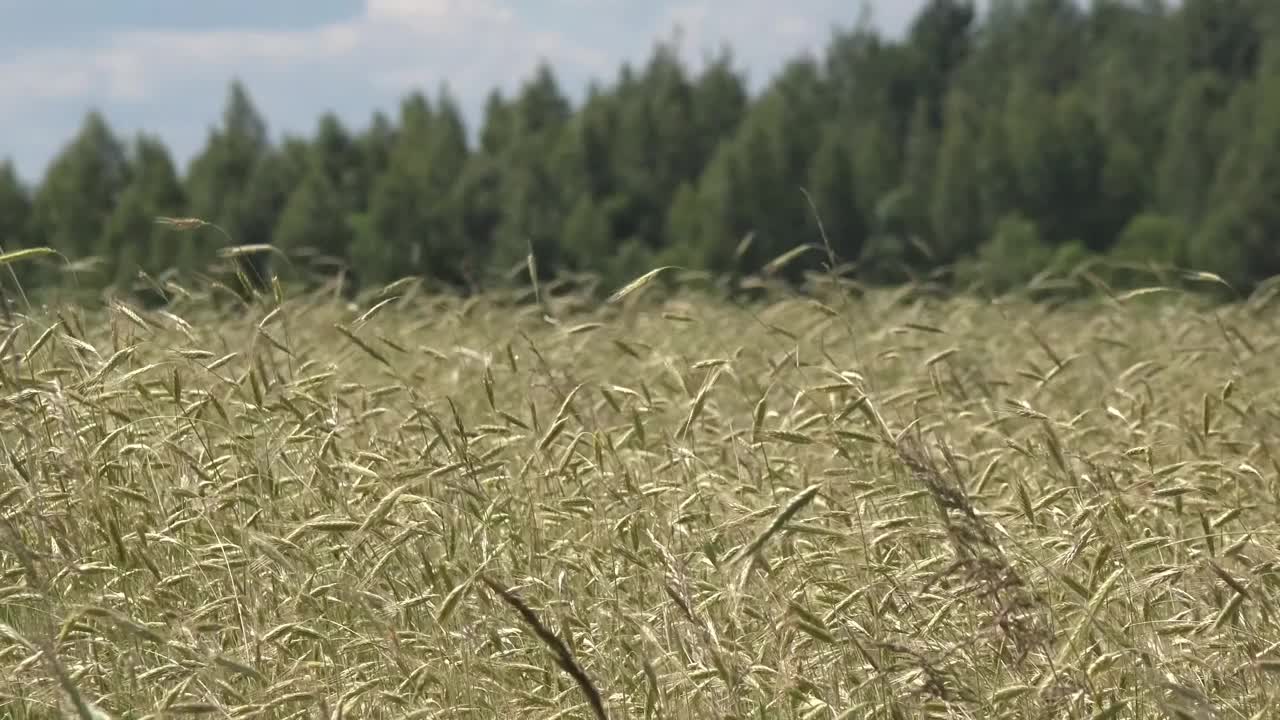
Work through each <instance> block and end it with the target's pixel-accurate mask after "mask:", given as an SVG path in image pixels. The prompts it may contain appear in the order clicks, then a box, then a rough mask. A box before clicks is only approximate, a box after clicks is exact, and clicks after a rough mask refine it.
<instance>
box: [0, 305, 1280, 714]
mask: <svg viewBox="0 0 1280 720" xmlns="http://www.w3.org/2000/svg"><path fill="white" fill-rule="evenodd" d="M544 290H545V289H544ZM388 297H389V298H393V299H390V300H389V301H388V302H382V303H380V302H379V301H380V300H382V299H383V298H378V297H375V298H373V299H372V300H370V301H369V302H367V303H362V304H361V307H360V308H358V309H356V308H352V307H349V306H347V305H345V304H343V303H338V302H334V301H331V300H328V299H326V298H325V297H324V296H319V295H318V296H315V297H307V298H298V299H293V300H288V301H287V302H285V304H284V305H282V306H279V307H265V308H262V309H254V310H252V311H251V312H250V314H249V315H247V316H238V317H232V318H227V317H219V316H217V315H215V314H214V313H213V311H212V310H210V308H209V305H208V304H207V303H206V302H205V301H204V300H202V299H201V298H200V297H198V296H197V295H194V294H193V295H192V296H191V297H190V298H187V299H180V300H179V302H178V304H176V305H175V306H173V307H171V308H169V310H168V311H167V312H144V311H142V310H130V309H127V308H125V307H122V306H115V307H112V308H111V309H110V310H109V311H103V312H93V313H90V312H87V311H76V310H75V309H65V310H62V311H61V312H58V313H46V314H43V315H38V316H25V317H21V318H18V320H19V321H20V325H18V326H17V327H16V328H13V329H11V330H6V331H5V332H4V333H2V338H0V357H2V362H0V392H2V394H3V397H0V445H2V447H0V465H2V466H3V467H2V468H0V472H2V473H3V476H2V477H3V481H2V484H0V514H2V518H3V519H2V522H0V707H2V708H3V710H4V713H5V714H6V715H7V716H9V717H15V718H37V717H39V718H44V717H58V716H67V717H74V716H77V713H78V714H79V716H80V717H90V716H95V714H97V713H105V714H107V715H109V716H111V717H147V716H150V717H178V716H183V715H203V716H206V717H233V718H288V717H299V718H301V717H307V718H311V717H323V718H325V719H326V720H329V719H336V718H340V717H347V718H408V717H417V718H427V717H431V718H495V717H503V718H544V719H547V720H550V718H590V717H597V716H606V715H607V717H610V718H615V719H616V718H651V717H652V718H729V717H733V718H766V717H767V718H806V719H819V718H842V719H843V718H916V717H937V718H942V717H947V718H1024V717H1025V718H1108V717H1115V718H1163V717H1174V718H1254V717H1256V718H1261V717H1267V712H1268V708H1270V707H1272V706H1273V705H1274V704H1275V702H1276V701H1277V699H1280V681H1278V680H1277V678H1278V676H1277V672H1280V629H1277V628H1280V624H1277V622H1276V618H1275V611H1276V602H1277V599H1278V598H1280V582H1278V581H1280V574H1278V568H1280V566H1278V565H1277V562H1278V561H1280V552H1278V550H1277V530H1278V529H1280V525H1278V522H1280V495H1278V491H1280V478H1278V476H1277V475H1278V473H1280V462H1278V458H1277V456H1276V455H1274V454H1273V452H1274V448H1273V446H1274V445H1275V444H1276V443H1278V442H1280V370H1277V365H1276V362H1275V359H1276V358H1277V357H1280V333H1278V328H1277V320H1276V317H1277V316H1276V314H1275V312H1274V310H1265V309H1263V308H1262V307H1261V306H1259V305H1256V304H1254V305H1250V304H1241V305H1237V306H1232V307H1226V308H1221V309H1216V310H1207V309H1203V308H1199V307H1197V306H1194V305H1193V304H1192V303H1191V302H1190V301H1189V300H1186V299H1180V298H1179V297H1178V296H1177V295H1173V294H1166V295H1163V296H1161V297H1160V298H1159V302H1158V303H1157V302H1153V301H1152V298H1149V297H1137V298H1133V299H1129V300H1121V301H1108V302H1105V303H1103V302H1099V303H1094V304H1082V305H1080V306H1067V307H1060V308H1057V309H1048V308H1045V307H1037V306H1032V305H1029V304H1025V303H1019V302H1010V303H1006V304H990V303H980V302H977V301H962V300H953V301H947V302H939V301H931V300H925V299H911V298H909V297H907V295H906V293H905V292H897V293H887V292H886V293H871V294H868V295H866V296H865V297H862V298H860V299H858V300H856V301H855V300H852V299H850V298H849V297H848V296H847V295H846V296H843V297H841V296H836V295H825V296H822V297H823V300H822V301H821V302H819V301H817V300H811V299H803V298H785V297H783V298H778V299H775V300H773V301H770V302H767V303H760V304H756V305H751V306H734V305H730V304H727V303H722V302H717V301H712V300H707V299H702V298H699V297H697V296H695V295H692V294H689V295H681V296H679V297H676V298H674V299H670V300H667V301H663V302H661V303H658V302H656V301H650V300H646V297H647V295H646V292H645V290H644V288H643V287H640V286H639V285H638V286H637V287H634V288H631V289H630V290H629V291H628V292H627V293H622V296H620V297H619V298H618V302H616V303H613V304H608V305H605V306H603V307H592V306H589V305H586V304H585V303H582V302H579V301H575V300H573V299H572V298H570V299H565V298H558V299H557V298H553V297H549V296H545V294H544V297H543V301H544V306H539V307H536V308H532V309H530V308H525V307H523V306H520V307H517V306H514V305H511V304H509V303H505V302H502V300H501V298H494V297H488V298H480V299H472V300H466V301H463V300H454V299H447V298H431V297H422V296H418V295H416V294H415V293H414V292H413V288H412V287H411V286H409V285H403V284H402V285H401V286H400V287H399V288H398V289H397V290H396V291H395V292H394V293H392V294H390V295H388ZM544 311H549V312H551V313H552V314H553V315H554V317H557V318H558V324H552V323H550V322H548V321H547V320H545V319H544V318H543V313H544ZM597 694H598V699H599V703H600V705H601V706H602V707H599V708H593V706H592V699H593V698H595V697H596V696H597Z"/></svg>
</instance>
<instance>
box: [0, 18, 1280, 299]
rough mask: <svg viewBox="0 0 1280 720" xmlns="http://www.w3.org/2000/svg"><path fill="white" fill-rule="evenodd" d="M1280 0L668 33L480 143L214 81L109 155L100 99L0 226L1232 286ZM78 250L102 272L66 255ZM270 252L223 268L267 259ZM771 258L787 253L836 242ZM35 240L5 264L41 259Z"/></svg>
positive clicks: (619, 267) (491, 271) (1257, 270)
mask: <svg viewBox="0 0 1280 720" xmlns="http://www.w3.org/2000/svg"><path fill="white" fill-rule="evenodd" d="M1276 8H1277V6H1276V5H1275V4H1274V3H1269V2H1266V1H1265V0H1232V2H1228V3H1219V2H1213V1H1212V0H1188V1H1187V2H1184V3H1181V4H1179V5H1177V6H1175V7H1164V6H1163V4H1161V3H1158V2H1154V0H1153V1H1152V2H1138V3H1134V2H1123V1H1121V0H1104V1H1101V2H1096V3H1092V4H1090V5H1089V6H1088V7H1084V6H1082V5H1081V4H1080V3H1075V2H1071V1H1070V0H1026V1H1024V0H1019V1H1018V2H1011V1H1008V0H1006V1H1004V2H996V3H991V4H990V5H989V6H985V12H983V13H982V14H979V13H978V12H977V4H976V3H973V2H969V1H967V0H930V1H929V2H927V3H925V6H924V8H923V9H922V10H921V12H920V13H919V14H918V15H917V16H916V18H915V19H914V21H913V22H912V23H911V24H910V25H909V27H908V31H907V33H906V34H905V36H904V37H902V38H901V39H891V38H887V37H883V36H881V35H879V34H877V33H876V32H875V31H873V30H872V29H870V28H869V26H868V25H866V24H865V23H859V24H856V25H854V26H853V27H852V28H849V29H841V30H838V31H836V32H834V33H833V35H832V37H831V41H830V43H829V44H828V46H827V47H826V48H825V49H824V50H823V51H822V52H821V53H819V54H816V55H811V56H804V57H799V58H795V59H794V60H792V61H791V62H788V63H786V64H785V65H784V66H783V67H782V68H781V71H780V72H778V73H777V74H776V75H775V76H773V77H772V78H770V79H769V81H768V82H767V83H765V84H764V86H763V88H762V90H761V91H760V92H759V93H758V94H755V95H751V94H749V93H748V91H747V83H746V78H745V77H744V75H743V74H742V73H741V72H740V70H739V69H738V68H737V67H736V65H735V61H734V59H733V56H732V54H731V53H730V52H729V51H727V50H725V51H723V52H721V53H720V54H719V55H717V56H713V57H709V58H705V62H704V63H703V64H702V66H701V68H700V69H699V70H697V71H695V70H692V69H691V67H690V66H689V65H688V64H686V62H687V59H688V58H687V56H686V55H684V54H682V53H680V52H678V50H677V47H676V46H675V45H670V44H665V43H664V44H659V45H657V46H656V47H655V48H654V49H653V52H652V53H651V55H650V56H649V58H648V59H647V60H646V61H645V62H644V63H643V64H641V65H637V66H635V67H632V66H631V65H629V64H624V65H623V66H622V67H621V68H620V69H619V71H618V73H617V76H616V78H615V79H614V81H613V82H612V83H611V84H595V85H592V86H591V87H590V89H589V91H588V93H587V96H586V99H585V101H584V102H583V103H582V104H581V105H580V106H578V107H574V106H573V105H572V104H571V103H570V102H569V99H568V97H567V96H566V93H565V92H564V90H563V89H562V88H561V86H560V84H559V81H558V79H557V78H556V76H555V73H554V72H553V70H552V68H551V67H549V66H547V65H541V66H539V67H538V68H536V69H535V71H534V72H533V73H532V74H531V75H530V76H529V77H527V78H526V79H525V81H524V83H523V85H522V86H521V87H520V88H519V90H518V91H517V92H516V93H515V94H514V95H513V96H511V97H504V96H503V95H502V94H501V93H499V92H497V91H494V92H493V93H492V94H491V95H490V96H489V97H488V99H487V101H486V104H485V108H484V117H483V118H482V125H481V127H480V128H479V132H478V133H477V134H476V136H477V137H476V142H474V143H473V142H471V140H470V135H469V134H468V132H467V129H466V127H465V126H464V123H463V120H462V117H461V113H460V111H459V110H458V108H457V107H456V105H455V104H454V102H453V101H452V99H451V98H450V96H449V93H448V92H447V91H442V92H441V93H439V95H438V96H437V97H434V98H428V97H427V96H425V95H423V94H422V93H413V94H410V95H409V96H407V97H406V98H404V100H403V102H402V103H401V107H400V111H399V114H398V117H395V118H391V117H389V116H386V115H383V114H381V113H376V114H374V115H373V117H372V118H371V121H370V122H369V124H368V125H367V126H366V127H364V128H360V129H356V128H349V127H347V126H346V125H344V124H343V122H342V121H340V120H339V119H338V118H337V116H336V115H334V114H332V113H326V114H324V115H323V116H321V117H320V118H319V120H318V123H317V125H316V128H315V130H314V133H313V134H312V135H311V136H310V137H307V138H300V137H294V138H286V139H283V140H281V141H279V142H273V141H272V140H271V138H270V137H269V136H268V134H267V130H266V123H265V121H264V120H263V119H262V118H261V117H260V116H259V114H258V112H257V110H256V109H255V107H254V104H253V102H252V100H251V99H250V97H249V93H248V91H247V89H246V88H245V87H244V86H243V85H242V84H240V83H238V82H234V83H232V85H231V87H230V91H229V94H228V97H227V102H226V106H225V109H224V111H223V115H222V118H221V122H220V123H219V125H218V127H216V128H215V129H214V130H213V131H212V132H211V133H210V135H209V139H208V142H207V144H206V146H205V147H204V148H203V149H202V150H201V151H200V152H199V153H198V154H197V156H196V158H195V159H194V161H193V162H192V164H191V166H190V169H189V171H188V173H187V175H186V177H182V178H177V177H176V176H175V175H174V172H173V169H172V167H171V163H169V162H168V160H167V158H164V159H156V160H155V162H152V161H151V160H145V161H144V159H142V158H141V157H138V158H130V157H126V152H125V150H124V148H123V147H122V146H121V144H120V143H119V142H118V141H117V140H115V138H114V137H113V136H112V134H111V131H110V129H109V128H108V127H107V125H106V123H105V121H104V120H103V119H102V117H101V116H99V115H97V114H90V116H89V117H88V118H87V119H86V122H85V125H84V127H83V128H82V130H81V132H80V134H79V135H78V136H77V137H76V138H75V139H74V141H73V142H72V143H70V144H69V145H68V147H67V148H66V150H65V151H64V152H63V153H62V154H60V155H59V157H58V158H56V159H55V161H54V162H53V164H52V165H51V166H50V168H49V171H48V173H47V175H46V177H45V178H43V180H42V182H40V183H39V184H38V185H36V186H35V187H34V189H33V190H32V191H31V192H27V191H25V190H23V189H21V187H20V185H19V184H18V183H17V181H16V178H14V177H12V171H9V172H8V177H6V175H5V173H4V172H0V232H3V233H4V239H3V241H4V242H5V243H10V244H13V243H17V244H18V245H23V246H25V245H41V244H47V245H49V246H51V247H53V248H55V249H58V250H59V251H61V252H64V253H65V254H66V255H67V256H68V257H70V258H72V259H73V265H74V267H75V268H76V269H77V271H78V272H77V274H76V275H75V278H76V281H77V282H78V283H79V284H81V285H82V286H85V287H86V289H88V288H89V287H91V286H93V285H94V284H97V283H99V282H100V283H102V284H112V283H114V284H116V285H118V286H120V287H125V286H130V283H131V282H132V278H133V277H134V276H135V275H136V273H135V270H136V269H146V270H147V271H148V272H158V271H160V270H162V269H164V268H175V269H177V270H178V271H179V272H180V273H182V274H189V273H193V272H203V271H207V269H208V264H209V263H210V261H211V260H213V259H214V258H215V256H216V251H217V249H218V248H219V247H221V246H222V245H224V244H226V242H227V241H226V239H225V238H223V237H221V236H220V235H218V234H215V233H211V232H203V231H196V232H192V233H188V234H184V235H180V236H177V240H176V241H175V239H174V236H172V235H168V234H166V239H167V242H165V243H161V242H158V241H157V240H156V239H155V236H154V231H155V229H156V228H155V227H153V225H154V223H149V222H148V216H149V215H152V214H167V215H174V216H193V217H196V218H200V219H202V220H205V221H208V222H211V223H216V224H217V225H218V226H220V227H222V228H225V229H226V231H227V233H228V235H229V236H230V238H232V240H231V242H232V243H235V244H252V245H258V244H266V243H274V244H275V245H276V246H278V248H277V249H280V250H284V251H286V253H287V254H288V256H289V257H291V258H292V260H294V261H298V262H300V263H301V266H303V267H307V268H310V271H311V272H319V273H323V274H330V273H338V272H342V273H345V276H346V277H348V278H351V277H354V279H355V281H356V282H355V284H354V286H351V285H349V287H355V288H358V287H361V286H364V287H370V286H377V285H378V284H380V283H386V282H389V281H392V280H395V279H397V278H400V277H404V276H417V277H422V278H427V279H430V280H432V281H435V282H438V283H441V284H446V285H450V286H455V287H466V288H468V289H478V288H480V287H483V286H485V285H488V284H493V283H506V282H509V281H510V280H511V279H513V278H515V279H516V280H517V282H525V281H527V273H526V272H525V270H526V263H527V256H528V254H529V253H530V251H532V252H533V254H534V256H535V258H536V265H537V268H538V269H539V272H540V273H541V274H542V275H543V279H546V278H550V277H552V276H555V275H558V274H561V273H565V272H572V273H587V274H591V275H595V276H597V277H599V278H600V279H601V281H602V282H601V283H599V285H598V287H599V289H600V290H602V291H605V292H607V291H609V290H610V288H611V286H613V285H614V284H616V283H618V282H626V279H627V278H631V277H637V276H639V275H641V274H643V273H644V272H645V271H646V270H647V269H648V268H647V267H646V266H645V263H649V262H661V263H669V264H677V265H681V266H682V267H687V268H693V269H698V270H706V271H710V272H712V273H713V274H717V275H721V276H723V278H725V279H728V280H730V281H733V280H734V279H735V278H741V277H742V275H743V274H745V273H755V272H758V271H760V270H761V269H762V268H765V267H766V266H768V265H769V263H771V262H772V261H773V260H775V259H776V258H778V257H780V256H784V255H787V254H788V253H792V252H793V251H795V250H796V249H797V248H799V247H801V246H815V247H822V245H823V243H824V240H825V242H826V243H829V245H830V247H831V249H832V251H834V255H835V256H836V257H837V258H838V259H839V260H841V261H847V262H851V263H854V264H855V265H856V269H855V270H854V275H856V279H857V280H859V281H860V282H862V283H863V284H876V283H897V282H902V281H905V280H908V279H911V278H922V277H931V278H934V279H937V280H946V279H947V278H952V279H955V280H958V281H961V282H967V281H971V280H973V279H974V277H975V276H974V274H973V273H974V270H973V268H974V267H978V266H981V267H983V268H985V269H984V270H983V271H982V272H981V273H979V274H978V277H981V278H984V279H985V281H989V282H990V283H992V284H993V286H996V287H1007V286H1008V284H1009V283H1010V282H1016V280H1017V279H1018V278H1023V279H1025V278H1027V277H1029V273H1030V270H1029V268H1032V267H1036V266H1039V265H1043V264H1044V263H1045V262H1049V261H1053V262H1057V261H1058V260H1062V259H1063V258H1070V257H1078V256H1081V255H1096V256H1098V257H1106V258H1109V259H1110V260H1113V261H1115V262H1118V263H1122V264H1125V265H1126V266H1128V267H1139V266H1144V265H1149V264H1151V263H1155V264H1169V263H1174V264H1179V265H1185V266H1186V267H1187V268H1188V269H1191V270H1197V269H1198V270H1206V271H1212V272H1217V273H1220V274H1221V275H1223V277H1229V278H1230V279H1231V282H1232V283H1233V284H1234V285H1236V286H1237V287H1238V288H1239V289H1240V290H1242V291H1247V290H1248V289H1250V288H1253V287H1257V286H1258V285H1259V283H1260V282H1261V281H1262V280H1264V279H1265V278H1267V277H1269V276H1271V275H1274V274H1277V273H1280V251H1278V250H1277V249H1276V248H1277V247H1280V246H1277V245H1276V244H1275V242H1274V241H1273V240H1272V239H1271V238H1274V237H1275V236H1277V235H1278V234H1280V210H1277V207H1280V205H1277V202H1276V198H1280V161H1278V160H1277V159H1276V158H1280V82H1278V81H1277V80H1276V78H1278V77H1280V73H1277V72H1276V70H1280V10H1277V9H1276ZM153 144H154V142H153ZM157 149H158V148H152V150H151V151H149V152H151V154H152V155H156V150H157ZM135 166H136V168H135ZM166 168H168V169H166ZM135 169H136V170H137V172H140V173H142V174H143V175H144V176H145V178H146V179H140V180H139V181H138V182H137V183H134V182H133V179H132V177H131V173H132V172H134V170H135ZM175 183H176V186H177V187H176V188H175ZM175 190H176V191H175ZM806 193H807V194H808V197H806ZM28 198H29V200H28ZM151 219H154V218H151ZM819 220H820V221H821V224H822V229H823V230H825V231H826V237H825V239H824V238H823V237H822V235H821V234H820V233H819V222H818V221H819ZM1020 242H1027V243H1029V244H1028V245H1027V247H1026V248H1024V249H1023V250H1017V244H1018V243H1020ZM94 255H96V256H97V257H98V258H99V261H100V262H99V265H98V266H97V267H98V268H99V269H101V270H102V272H98V273H87V272H84V271H85V270H89V269H93V267H94V266H93V264H92V263H91V262H89V261H88V258H90V257H91V256H94ZM270 257H272V255H271V254H269V253H254V254H250V255H246V256H244V257H243V258H241V260H240V262H241V263H242V268H241V269H244V268H245V267H249V268H250V269H252V270H253V271H254V274H263V275H265V273H266V272H267V271H268V270H271V269H272V268H269V267H267V259H268V258H270ZM788 257H790V260H789V262H788V263H787V264H786V265H785V268H784V269H783V271H782V272H781V273H780V275H781V277H783V278H785V279H789V280H793V281H795V280H799V279H801V278H802V277H803V274H804V273H805V272H806V271H809V270H814V269H818V268H820V267H821V265H822V264H823V263H825V262H826V260H827V257H828V256H827V253H826V252H825V251H824V252H818V253H813V252H801V253H799V254H794V255H790V256H788ZM245 264H248V265H245ZM1000 266H1007V267H1000ZM283 267H285V265H282V264H280V263H278V262H277V263H276V264H275V268H274V269H275V270H277V271H279V270H280V269H281V268H283ZM55 268H56V266H55V265H53V264H52V263H45V264H43V265H32V266H31V267H23V268H22V270H21V271H22V272H23V273H24V275H23V280H24V281H26V280H32V281H37V280H38V281H41V282H47V283H49V284H53V285H56V284H60V281H61V279H62V278H63V273H62V271H61V270H56V269H55ZM957 268H967V269H964V270H963V271H962V272H960V273H959V274H958V275H957V274H954V273H952V272H950V271H951V270H955V269H957ZM42 269H43V271H44V272H43V274H42V272H41V271H42ZM224 269H225V268H224ZM940 269H945V270H946V272H939V270H940ZM1126 272H1127V271H1126ZM1135 272H1137V271H1135ZM1031 274H1032V275H1034V273H1031ZM1112 279H1116V280H1117V281H1124V282H1127V280H1123V279H1122V278H1120V277H1119V276H1116V277H1114V278H1112ZM1129 279H1130V280H1134V281H1136V276H1133V277H1130V278H1129Z"/></svg>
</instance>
